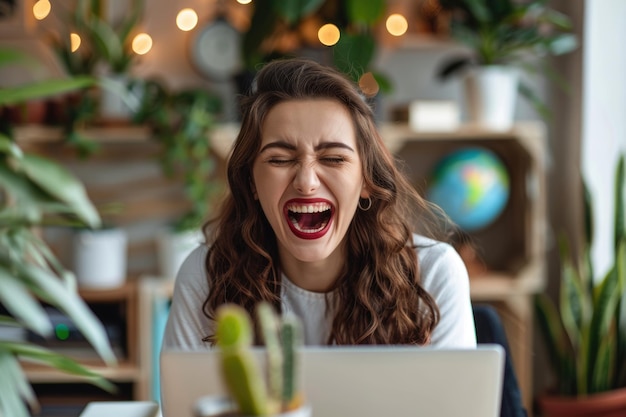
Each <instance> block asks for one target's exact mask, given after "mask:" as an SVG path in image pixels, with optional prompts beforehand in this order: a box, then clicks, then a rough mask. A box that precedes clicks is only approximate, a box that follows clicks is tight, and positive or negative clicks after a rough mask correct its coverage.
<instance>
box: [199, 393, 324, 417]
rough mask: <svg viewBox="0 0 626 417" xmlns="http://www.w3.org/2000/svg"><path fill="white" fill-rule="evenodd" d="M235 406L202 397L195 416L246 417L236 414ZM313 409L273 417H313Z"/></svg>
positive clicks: (221, 400) (224, 401)
mask: <svg viewBox="0 0 626 417" xmlns="http://www.w3.org/2000/svg"><path fill="white" fill-rule="evenodd" d="M235 410H236V406H235V404H234V403H233V402H232V401H231V400H230V399H229V398H227V397H222V396H213V395H209V396H206V397H202V398H200V399H199V400H198V402H197V403H196V410H195V412H196V413H195V415H196V416H198V417H246V416H242V415H239V414H237V413H236V411H235ZM311 415H312V409H311V406H310V405H309V404H305V405H303V406H302V407H300V408H298V409H296V410H292V411H287V412H284V413H280V414H273V415H272V416H271V417H311Z"/></svg>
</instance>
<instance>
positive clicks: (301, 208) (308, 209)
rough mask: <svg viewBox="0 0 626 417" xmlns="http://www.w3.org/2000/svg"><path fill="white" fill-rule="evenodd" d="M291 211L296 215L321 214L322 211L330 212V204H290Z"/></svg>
mask: <svg viewBox="0 0 626 417" xmlns="http://www.w3.org/2000/svg"><path fill="white" fill-rule="evenodd" d="M288 209H289V211H293V212H294V213H319V212H321V211H326V210H330V204H328V203H314V204H298V205H296V204H290V205H289V207H288Z"/></svg>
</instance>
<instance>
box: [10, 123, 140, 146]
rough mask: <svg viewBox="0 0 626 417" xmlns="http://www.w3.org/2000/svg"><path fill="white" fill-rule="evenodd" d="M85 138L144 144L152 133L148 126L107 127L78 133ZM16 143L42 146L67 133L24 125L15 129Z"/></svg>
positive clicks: (55, 129)
mask: <svg viewBox="0 0 626 417" xmlns="http://www.w3.org/2000/svg"><path fill="white" fill-rule="evenodd" d="M78 133H79V134H81V135H82V136H84V137H85V138H88V139H92V140H95V141H97V142H108V143H128V142H144V141H147V140H149V139H150V137H151V136H152V132H151V131H150V128H149V127H148V126H135V125H129V126H110V127H109V126H107V127H89V128H86V129H82V130H79V131H78ZM14 134H15V138H16V141H17V142H18V143H20V144H25V145H29V144H42V143H50V142H60V141H62V140H63V137H64V135H65V133H64V132H63V128H61V127H50V126H42V125H22V126H18V127H16V128H15V129H14Z"/></svg>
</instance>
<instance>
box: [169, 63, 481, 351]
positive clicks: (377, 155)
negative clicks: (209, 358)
mask: <svg viewBox="0 0 626 417" xmlns="http://www.w3.org/2000/svg"><path fill="white" fill-rule="evenodd" d="M242 114H243V119H242V124H241V130H240V133H239V136H238V137H237V139H236V141H235V144H234V147H233V150H232V154H231V155H230V157H229V160H228V183H229V188H230V190H231V192H230V194H229V196H228V197H227V199H226V201H225V203H224V205H223V207H222V209H221V211H220V213H219V214H218V216H217V218H216V220H215V222H214V223H209V224H207V225H205V231H206V235H207V236H206V238H207V242H208V243H207V244H206V245H203V246H201V247H199V248H198V249H196V250H195V251H194V252H193V253H192V254H191V255H190V256H189V258H188V259H187V260H186V261H185V263H184V264H183V266H182V267H181V269H180V271H179V273H178V277H177V280H176V284H175V290H174V296H173V300H172V306H171V311H170V315H169V319H168V323H167V326H166V331H165V337H164V340H163V347H164V348H172V347H177V348H182V349H195V348H198V347H200V346H210V345H211V343H212V342H213V319H214V317H215V310H216V308H217V307H218V306H219V305H220V304H222V303H225V302H233V303H237V304H239V305H242V306H244V307H245V308H246V309H247V310H248V311H250V312H252V310H253V309H254V306H255V305H256V304H257V303H258V302H259V301H261V300H267V301H270V302H271V303H273V304H274V305H275V306H276V308H277V309H279V311H283V312H287V311H289V312H293V313H295V314H296V315H298V316H299V317H300V318H301V319H302V321H303V325H304V333H305V335H304V336H305V343H306V344H308V345H324V344H414V345H432V346H437V347H474V346H476V338H475V330H474V322H473V316H472V309H471V304H470V297H469V280H468V275H467V270H466V269H465V266H464V264H463V262H462V260H461V258H460V257H459V255H458V254H457V253H456V251H455V250H454V249H453V248H452V246H450V245H449V244H447V243H444V242H443V241H444V240H445V235H444V234H443V232H437V230H438V229H441V224H442V219H443V218H444V216H442V215H441V214H440V213H438V212H436V211H434V210H433V208H432V207H431V206H430V205H429V204H428V203H427V202H426V201H425V200H424V199H423V198H421V197H420V196H419V195H418V194H417V193H416V191H415V190H414V189H413V187H412V186H411V184H410V183H409V182H408V181H407V179H406V178H405V177H404V176H403V174H402V173H401V172H400V170H399V169H398V167H397V166H396V162H395V161H394V158H393V157H392V155H391V154H390V153H389V151H388V150H387V148H386V147H385V145H384V144H383V141H382V139H381V137H380V135H379V133H378V131H377V129H376V125H375V123H374V118H373V114H372V111H371V109H370V108H369V107H368V105H367V103H366V101H365V100H364V99H363V98H362V96H361V95H360V93H359V90H358V88H357V87H356V86H355V85H354V84H353V83H351V82H350V81H348V80H347V79H346V78H345V77H344V76H343V75H342V74H340V73H339V72H337V71H335V70H333V69H331V68H328V67H325V66H322V65H320V64H317V63H315V62H311V61H307V60H301V59H292V60H283V61H275V62H272V63H270V64H267V65H266V66H265V67H264V68H263V69H262V70H261V71H260V72H259V73H258V75H257V78H256V80H255V83H254V89H253V91H252V93H251V94H250V95H248V96H246V97H245V98H243V100H242ZM209 231H210V232H209Z"/></svg>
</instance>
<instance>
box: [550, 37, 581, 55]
mask: <svg viewBox="0 0 626 417" xmlns="http://www.w3.org/2000/svg"><path fill="white" fill-rule="evenodd" d="M547 48H548V52H549V53H550V54H552V55H564V54H568V53H570V52H572V51H574V50H575V49H576V48H578V39H577V38H576V35H572V34H571V33H564V34H561V35H556V36H554V37H552V38H550V39H548V42H547Z"/></svg>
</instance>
